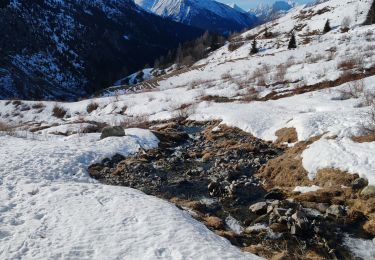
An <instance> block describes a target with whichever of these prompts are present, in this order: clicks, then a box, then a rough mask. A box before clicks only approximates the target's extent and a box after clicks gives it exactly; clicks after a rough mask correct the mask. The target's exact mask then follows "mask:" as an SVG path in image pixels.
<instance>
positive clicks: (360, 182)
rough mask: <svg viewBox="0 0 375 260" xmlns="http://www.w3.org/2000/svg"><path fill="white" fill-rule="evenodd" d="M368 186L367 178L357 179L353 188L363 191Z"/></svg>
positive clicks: (353, 183)
mask: <svg viewBox="0 0 375 260" xmlns="http://www.w3.org/2000/svg"><path fill="white" fill-rule="evenodd" d="M367 185H368V180H366V179H365V178H358V179H355V180H354V181H353V182H352V188H353V189H354V190H360V189H363V188H364V187H366V186H367Z"/></svg>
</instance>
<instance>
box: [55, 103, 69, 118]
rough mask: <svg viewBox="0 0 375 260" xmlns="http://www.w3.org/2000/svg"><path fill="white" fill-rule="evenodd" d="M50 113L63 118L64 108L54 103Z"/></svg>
mask: <svg viewBox="0 0 375 260" xmlns="http://www.w3.org/2000/svg"><path fill="white" fill-rule="evenodd" d="M52 115H53V116H54V117H57V118H64V116H65V115H66V110H65V108H63V107H61V106H59V105H57V104H56V105H55V106H54V107H53V109H52Z"/></svg>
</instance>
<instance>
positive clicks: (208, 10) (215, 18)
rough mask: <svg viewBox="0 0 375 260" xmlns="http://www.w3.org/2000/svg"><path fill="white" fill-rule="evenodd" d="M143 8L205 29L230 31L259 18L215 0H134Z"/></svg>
mask: <svg viewBox="0 0 375 260" xmlns="http://www.w3.org/2000/svg"><path fill="white" fill-rule="evenodd" d="M134 2H135V3H136V4H137V5H139V6H140V7H142V8H143V9H145V10H147V11H149V12H152V13H155V14H157V15H160V16H162V17H166V18H169V19H172V20H174V21H178V22H182V23H185V24H188V25H192V26H196V27H199V28H202V29H204V30H209V31H215V32H220V33H228V32H231V31H240V30H242V29H244V28H248V27H252V26H253V25H254V24H256V23H257V18H256V17H255V16H254V15H253V14H251V13H246V12H243V11H242V10H238V8H232V7H230V6H228V5H226V4H222V3H219V2H216V1H213V0H134Z"/></svg>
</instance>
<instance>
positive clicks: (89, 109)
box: [86, 102, 99, 113]
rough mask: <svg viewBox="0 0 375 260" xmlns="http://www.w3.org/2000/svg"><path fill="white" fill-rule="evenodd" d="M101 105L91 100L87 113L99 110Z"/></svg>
mask: <svg viewBox="0 0 375 260" xmlns="http://www.w3.org/2000/svg"><path fill="white" fill-rule="evenodd" d="M98 107H99V104H98V103H96V102H91V103H90V104H88V105H87V107H86V111H87V113H92V112H93V111H95V110H97V109H98Z"/></svg>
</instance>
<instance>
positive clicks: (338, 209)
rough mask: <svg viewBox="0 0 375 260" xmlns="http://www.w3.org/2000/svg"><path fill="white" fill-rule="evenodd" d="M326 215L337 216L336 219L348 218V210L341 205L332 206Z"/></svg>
mask: <svg viewBox="0 0 375 260" xmlns="http://www.w3.org/2000/svg"><path fill="white" fill-rule="evenodd" d="M326 215H331V216H335V217H336V218H340V217H344V216H346V209H345V207H344V206H341V205H332V206H330V207H329V208H328V209H327V210H326Z"/></svg>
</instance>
